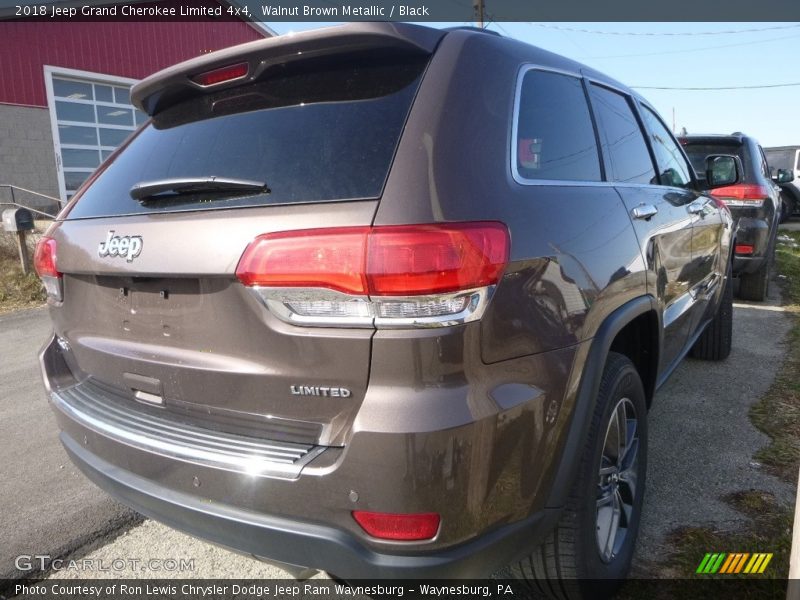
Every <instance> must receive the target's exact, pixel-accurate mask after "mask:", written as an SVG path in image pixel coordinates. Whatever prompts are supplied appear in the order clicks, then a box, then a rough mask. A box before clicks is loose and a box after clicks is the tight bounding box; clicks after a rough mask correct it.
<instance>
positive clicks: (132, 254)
mask: <svg viewBox="0 0 800 600" xmlns="http://www.w3.org/2000/svg"><path fill="white" fill-rule="evenodd" d="M142 244H143V242H142V236H140V235H126V236H119V235H114V232H113V231H109V232H108V237H107V238H106V241H105V242H100V245H99V246H98V247H97V254H98V256H100V257H101V258H102V257H104V256H119V257H121V258H124V259H126V260H127V261H128V262H131V261H132V260H133V259H134V258H136V257H137V256H139V255H140V254H141V253H142Z"/></svg>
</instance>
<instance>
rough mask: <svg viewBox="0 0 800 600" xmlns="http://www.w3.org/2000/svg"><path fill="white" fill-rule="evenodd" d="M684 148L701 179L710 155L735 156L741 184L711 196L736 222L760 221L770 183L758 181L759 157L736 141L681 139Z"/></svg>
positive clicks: (733, 139)
mask: <svg viewBox="0 0 800 600" xmlns="http://www.w3.org/2000/svg"><path fill="white" fill-rule="evenodd" d="M681 144H682V145H683V148H684V150H685V151H686V154H687V155H688V156H689V160H690V161H691V163H692V166H693V167H694V169H695V171H696V172H697V173H699V174H702V175H703V176H704V174H705V160H706V157H707V156H711V155H712V154H724V155H730V156H736V157H738V158H739V160H740V161H741V165H742V169H743V172H742V174H741V181H740V182H739V183H738V184H736V185H731V186H725V187H720V188H715V189H712V190H710V192H711V194H712V195H714V196H716V197H717V198H719V199H721V200H723V201H724V202H725V204H726V205H727V206H728V208H729V209H730V210H731V213H732V214H733V216H734V217H736V218H737V219H738V218H740V217H752V218H759V217H761V218H763V216H762V214H761V213H762V212H763V211H762V210H761V209H762V207H763V205H764V201H765V200H767V199H768V198H769V197H770V196H771V195H772V193H773V192H772V191H771V190H770V189H769V188H768V187H767V185H771V184H770V183H769V182H766V183H765V181H764V179H763V178H759V175H758V171H757V166H758V165H759V164H760V162H761V161H760V158H759V157H752V156H750V150H749V148H748V146H747V144H746V143H743V141H742V139H741V138H739V137H730V138H728V137H716V138H715V137H707V138H706V137H698V138H695V139H693V138H691V137H690V138H682V139H681Z"/></svg>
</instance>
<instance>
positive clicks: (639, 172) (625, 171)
mask: <svg viewBox="0 0 800 600" xmlns="http://www.w3.org/2000/svg"><path fill="white" fill-rule="evenodd" d="M589 90H590V95H591V98H592V108H594V114H595V118H596V119H597V126H598V128H599V130H600V144H601V146H602V149H603V156H604V158H605V161H606V173H607V174H608V179H609V180H611V181H618V182H622V183H645V184H650V183H657V179H656V172H655V169H654V168H653V161H652V160H651V158H650V151H649V150H648V149H647V143H646V142H645V140H644V134H643V133H642V130H641V128H640V127H639V122H638V121H637V120H636V116H635V115H634V114H633V110H631V107H630V104H628V100H627V99H626V98H625V96H623V95H621V94H618V93H616V92H613V91H611V90H609V89H607V88H604V87H600V86H597V85H594V84H593V85H591V86H589Z"/></svg>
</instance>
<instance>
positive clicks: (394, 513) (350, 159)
mask: <svg viewBox="0 0 800 600" xmlns="http://www.w3.org/2000/svg"><path fill="white" fill-rule="evenodd" d="M132 97H133V99H134V102H135V103H136V105H137V106H138V107H139V108H140V109H142V110H144V111H146V112H147V113H148V114H149V115H151V117H152V118H151V120H150V121H149V122H148V123H146V124H145V125H143V126H142V127H141V129H139V130H138V131H137V132H136V133H135V134H134V135H133V136H132V137H131V138H130V139H129V140H128V141H127V142H126V143H125V145H124V147H122V148H121V149H120V150H119V151H118V152H116V153H115V154H114V155H113V156H111V157H110V158H109V159H108V160H107V161H106V162H105V163H104V164H103V165H102V166H101V167H100V169H98V171H97V172H96V173H95V175H94V176H93V177H92V178H91V180H90V181H88V182H87V183H86V185H85V186H84V187H83V188H82V189H81V190H80V191H79V193H78V194H77V195H76V197H75V198H73V200H72V201H71V202H70V204H69V205H68V206H67V207H66V208H65V210H64V211H63V212H62V214H61V215H59V218H58V220H57V222H56V223H55V224H54V225H53V227H52V228H51V229H50V231H49V232H48V234H47V237H46V238H45V239H44V240H43V241H42V242H41V244H40V245H39V247H38V250H37V254H36V264H37V269H38V272H39V274H40V275H41V276H42V278H43V280H44V282H45V285H46V288H47V291H48V294H49V304H50V312H51V315H52V319H53V323H54V330H55V331H54V336H53V338H52V340H51V341H50V342H49V343H48V344H47V345H46V347H45V348H44V350H43V351H42V353H41V364H42V369H43V372H44V381H45V385H46V387H47V391H48V393H49V397H50V399H51V401H52V404H53V406H54V409H55V412H56V414H57V415H58V420H59V424H60V426H61V428H62V433H61V439H62V441H63V443H64V446H65V447H66V449H67V451H68V452H69V454H70V455H71V457H72V459H73V460H74V461H75V463H76V464H77V465H78V466H79V467H80V468H81V469H82V470H83V471H84V472H85V473H86V475H87V476H88V477H89V478H91V479H92V480H93V481H94V482H96V483H97V484H98V485H99V486H101V487H102V488H103V489H105V490H107V491H108V492H109V493H111V494H112V495H114V496H116V497H117V498H119V499H120V500H121V501H122V502H124V503H126V504H128V505H129V506H132V507H133V508H135V509H136V510H138V511H140V512H141V513H143V514H145V515H148V516H151V517H153V518H155V519H158V520H161V521H163V522H165V523H167V524H169V525H171V526H174V527H176V528H179V529H182V530H185V531H188V532H190V533H192V534H195V535H198V536H201V537H204V538H208V539H210V540H213V541H215V542H217V543H220V544H223V545H225V546H228V547H230V548H234V549H236V550H239V551H242V552H246V553H249V554H252V555H255V556H258V557H261V558H264V559H267V560H270V561H274V562H278V563H281V564H282V565H283V566H284V567H285V568H286V569H287V570H290V571H292V572H298V569H300V568H302V567H311V568H315V569H324V570H326V571H328V572H331V573H333V574H335V575H336V576H338V577H341V578H344V579H353V578H363V577H373V576H377V577H407V576H414V577H429V576H454V577H463V576H471V577H475V576H481V575H484V574H488V573H490V572H492V571H493V570H495V569H497V568H498V567H501V566H502V565H506V564H512V565H514V566H513V570H514V572H515V573H516V574H517V575H518V576H520V577H524V578H528V579H530V580H532V581H535V580H538V581H540V582H541V581H544V580H546V579H549V578H562V579H564V580H565V581H566V580H569V579H574V578H577V579H576V580H575V581H574V582H573V583H569V582H565V583H564V584H563V585H564V587H563V588H559V589H569V590H572V592H571V593H574V594H576V595H580V594H582V593H584V591H585V590H584V588H583V587H582V586H584V585H588V584H587V583H586V582H585V581H583V582H582V581H581V580H587V579H596V578H612V579H618V578H621V577H624V576H625V574H626V573H627V570H628V567H629V564H630V561H631V555H632V552H633V547H634V540H635V537H636V533H637V529H638V524H639V517H640V509H641V504H642V497H643V490H644V482H645V467H646V448H647V425H646V412H647V407H648V405H649V404H650V401H651V400H652V398H653V395H654V393H655V390H656V389H657V388H658V387H659V386H660V385H661V384H662V383H663V382H664V380H665V379H666V378H667V376H668V375H669V374H670V373H671V372H672V370H673V369H674V368H675V366H676V365H677V364H678V362H679V361H680V360H681V358H682V357H683V356H684V355H685V354H686V353H687V352H688V351H689V350H690V349H691V350H692V352H693V353H694V354H695V355H696V356H699V357H703V358H710V359H722V358H725V357H726V356H727V354H728V352H729V350H730V344H731V294H730V290H731V286H730V284H729V278H730V276H729V269H730V261H731V248H730V240H731V217H730V214H729V212H728V211H727V209H726V208H725V207H724V205H723V204H722V203H721V202H717V201H715V200H714V199H713V198H711V197H710V196H707V195H705V193H704V192H703V190H702V189H701V187H700V184H699V183H698V181H697V180H696V179H695V176H694V174H693V170H692V168H691V166H690V164H689V163H688V161H687V159H686V157H685V155H684V154H683V152H682V150H681V148H680V146H679V145H678V144H677V143H676V142H675V139H674V138H673V136H672V135H671V134H670V132H669V131H668V129H667V128H666V127H665V126H664V124H663V122H662V121H661V119H660V118H659V117H658V116H657V114H656V113H655V111H654V110H653V109H652V108H651V107H650V105H648V104H647V102H646V101H645V100H643V99H642V98H640V97H639V96H637V95H636V94H634V93H633V92H631V91H630V90H629V89H627V88H626V87H624V86H623V85H621V84H619V83H617V82H615V81H613V80H611V79H609V78H608V77H606V76H604V75H602V74H600V73H597V72H595V71H593V70H591V69H588V68H586V67H584V66H582V65H580V64H577V63H575V62H572V61H570V60H567V59H565V58H562V57H559V56H556V55H553V54H550V53H548V52H545V51H543V50H540V49H537V48H534V47H531V46H529V45H526V44H523V43H520V42H517V41H514V40H511V39H506V38H503V37H500V36H496V35H491V34H488V33H486V32H481V31H475V30H465V29H458V30H450V31H447V30H435V29H429V28H424V27H417V26H412V25H401V24H351V25H345V26H342V27H335V28H330V29H325V30H320V31H313V32H307V33H301V34H298V35H293V36H283V37H278V38H274V39H268V40H264V41H259V42H256V43H252V44H247V45H244V46H239V47H235V48H230V49H228V50H224V51H221V52H217V53H214V54H209V55H206V56H203V57H200V58H197V59H194V60H191V61H188V62H185V63H182V64H180V65H177V66H175V67H172V68H169V69H167V70H165V71H162V72H160V73H157V74H156V75H154V76H152V77H151V78H149V79H146V80H145V81H143V82H141V83H140V84H138V85H137V86H136V87H135V88H134V90H133V95H132ZM706 163H707V165H708V173H707V179H708V181H712V182H713V183H714V185H717V186H719V185H724V184H726V183H728V184H732V183H735V182H736V178H737V176H738V175H737V173H736V169H735V168H734V167H735V166H736V163H735V161H734V159H733V158H732V157H730V156H709V157H708V158H707V159H706ZM536 585H539V584H536ZM541 585H542V586H543V589H545V590H550V589H551V588H550V584H549V583H547V582H544V583H541ZM553 589H555V588H553Z"/></svg>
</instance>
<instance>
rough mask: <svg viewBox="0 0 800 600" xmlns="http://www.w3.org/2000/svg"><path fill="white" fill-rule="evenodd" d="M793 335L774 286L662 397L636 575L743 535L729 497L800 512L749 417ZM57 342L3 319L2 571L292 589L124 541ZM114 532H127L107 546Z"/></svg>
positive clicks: (226, 562) (153, 543) (232, 565)
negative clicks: (75, 457) (70, 404)
mask: <svg viewBox="0 0 800 600" xmlns="http://www.w3.org/2000/svg"><path fill="white" fill-rule="evenodd" d="M789 325H790V323H789V319H788V318H787V317H786V315H785V314H784V313H783V310H782V309H781V308H780V302H779V297H778V293H777V289H776V287H775V286H773V292H772V295H771V296H770V298H769V300H768V301H767V302H764V303H741V302H737V303H736V305H735V307H734V344H733V352H732V353H731V356H730V358H728V359H727V360H726V361H723V362H720V363H713V362H704V361H696V360H691V359H687V360H686V361H684V362H683V363H682V364H681V366H680V367H679V368H678V369H677V371H676V372H675V373H674V374H673V376H672V378H671V379H670V380H669V381H668V383H667V384H666V385H665V386H664V387H663V388H662V389H661V390H660V391H659V392H658V394H657V396H656V399H655V401H654V404H653V408H652V410H651V412H650V414H649V423H650V449H649V463H650V464H649V467H648V476H647V478H648V482H647V493H646V496H645V508H644V517H643V522H642V530H641V532H640V536H639V545H638V548H637V554H636V559H635V562H636V567H637V572H639V573H642V574H649V571H648V565H649V563H650V561H651V560H652V559H653V558H663V557H664V555H665V551H666V550H667V546H666V543H665V538H666V534H668V533H669V532H670V531H671V530H673V529H674V528H676V527H681V526H691V525H699V526H711V527H713V528H715V529H721V530H725V529H735V528H737V527H739V526H740V525H741V523H742V520H743V516H742V515H741V514H739V513H737V512H736V511H734V510H732V509H731V508H730V507H728V506H727V505H726V504H725V503H723V502H722V501H721V498H722V497H724V496H725V495H727V494H728V493H730V492H735V491H740V490H749V489H758V490H764V491H768V492H771V493H773V494H775V496H776V497H777V498H778V499H779V501H781V502H784V503H787V504H788V505H791V503H792V502H793V500H794V492H793V488H792V487H791V486H789V485H788V484H786V483H784V482H782V481H780V480H778V479H776V478H774V477H772V476H771V475H769V474H768V473H767V472H766V471H765V470H764V469H762V468H761V467H760V465H758V463H756V462H755V461H754V460H753V455H754V453H755V452H756V451H757V450H758V449H759V448H760V447H762V446H764V445H765V444H766V443H767V441H768V440H767V438H766V436H764V435H763V434H761V433H760V432H759V431H758V430H756V429H755V427H754V426H753V425H752V423H751V422H750V420H749V418H748V416H747V414H748V410H749V407H750V406H751V405H752V404H753V403H755V402H756V401H757V400H758V399H759V398H760V397H761V395H762V394H763V393H764V392H766V390H767V389H768V388H769V386H770V384H771V383H772V380H773V378H774V375H775V373H776V371H777V369H778V368H779V367H780V364H781V360H782V356H783V352H784V349H785V338H786V334H787V333H788V330H789ZM48 331H49V325H48V322H47V319H46V314H45V313H44V312H43V311H40V310H37V311H27V312H24V313H19V314H17V315H14V316H7V317H0V351H2V357H3V360H2V361H0V363H1V364H0V398H2V403H1V404H0V434H1V435H0V444H2V446H0V447H2V448H3V457H4V458H5V457H6V456H8V457H9V458H10V460H3V461H0V506H2V507H3V511H2V512H3V514H5V515H13V517H14V518H13V521H10V520H8V519H6V518H4V519H2V522H0V538H2V540H3V541H5V540H6V539H9V540H10V542H11V543H9V544H5V543H4V544H0V548H3V550H2V556H0V565H2V567H3V569H7V568H8V567H9V566H11V557H13V556H16V555H17V554H19V553H22V552H26V553H47V552H55V551H57V550H56V549H64V548H70V547H71V548H80V547H81V545H82V544H84V543H85V542H86V541H88V540H96V542H95V543H94V544H93V545H92V547H90V548H88V549H87V548H83V549H82V550H78V551H76V552H75V554H74V555H73V557H75V558H84V559H89V560H91V561H93V563H91V564H94V565H105V566H106V567H108V566H109V565H112V566H113V565H116V566H118V567H119V565H123V566H122V567H121V568H112V569H108V568H106V569H105V570H100V569H96V568H91V569H90V570H88V571H85V570H81V571H74V570H73V571H62V572H60V573H57V574H54V576H55V577H110V576H115V577H120V576H124V577H171V576H174V577H187V576H189V577H208V578H224V577H236V578H285V577H286V574H285V573H283V572H282V571H281V570H279V569H276V568H274V567H271V566H269V565H266V564H264V563H261V562H258V561H256V560H254V559H251V558H248V557H244V556H241V555H238V554H234V553H231V552H228V551H227V550H224V549H222V548H219V547H216V546H213V545H210V544H207V543H205V542H202V541H200V540H197V539H194V538H191V537H189V536H186V535H184V534H182V533H179V532H177V531H174V530H172V529H169V528H168V527H165V526H163V525H160V524H158V523H155V522H152V521H145V522H144V523H143V524H142V525H139V526H137V527H133V528H129V529H128V530H127V531H125V529H126V527H127V526H128V525H130V523H131V519H132V515H131V513H130V512H128V511H126V510H125V509H123V508H121V507H120V506H119V505H117V504H115V503H114V502H113V501H111V500H110V499H108V498H107V497H105V496H104V494H103V493H102V492H100V491H99V490H97V489H95V488H94V487H93V486H91V484H89V483H88V482H87V481H86V480H85V479H84V478H83V476H82V475H81V474H80V473H78V472H77V471H76V470H75V469H74V468H73V467H71V465H70V463H69V462H68V461H67V458H66V456H65V455H64V453H63V451H62V450H61V448H60V446H59V445H58V443H57V441H56V427H55V423H54V420H53V418H52V416H51V415H50V411H49V408H48V407H47V406H46V403H45V401H44V395H43V392H42V389H41V382H40V380H39V374H38V370H37V367H36V362H35V359H34V356H35V353H36V350H37V349H38V347H39V345H40V344H41V343H42V342H43V341H44V339H45V338H46V336H47V332H48ZM6 357H8V358H6ZM115 530H116V531H119V530H123V531H125V532H124V533H122V534H121V535H118V536H117V537H115V539H113V540H111V541H109V542H108V543H105V544H103V543H102V537H103V535H106V534H107V532H111V531H115ZM130 559H133V560H130ZM152 559H156V561H155V562H151V560H152ZM180 559H183V562H181V560H180ZM176 560H177V564H176V563H174V562H172V561H176ZM115 561H116V563H115ZM187 561H188V562H187ZM170 567H171V568H170Z"/></svg>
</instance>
